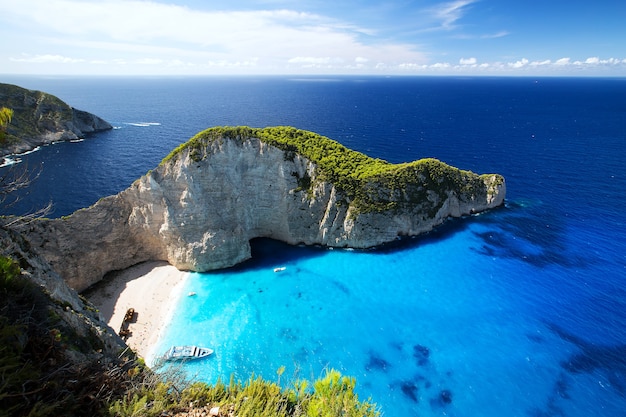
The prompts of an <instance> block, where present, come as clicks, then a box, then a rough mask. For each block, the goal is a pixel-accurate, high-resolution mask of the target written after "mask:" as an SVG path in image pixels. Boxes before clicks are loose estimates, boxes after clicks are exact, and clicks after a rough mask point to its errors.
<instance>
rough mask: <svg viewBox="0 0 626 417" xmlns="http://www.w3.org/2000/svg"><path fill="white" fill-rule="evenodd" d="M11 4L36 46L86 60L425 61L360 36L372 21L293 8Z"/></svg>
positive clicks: (121, 1)
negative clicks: (347, 19) (359, 22)
mask: <svg viewBox="0 0 626 417" xmlns="http://www.w3.org/2000/svg"><path fill="white" fill-rule="evenodd" d="M8 4H9V3H8V2H4V1H2V0H0V15H4V19H10V20H11V21H12V22H20V24H23V27H24V31H25V34H26V33H29V34H30V35H31V36H33V35H34V36H37V34H36V33H32V32H33V31H32V30H31V29H32V28H37V31H38V33H40V35H39V37H38V38H37V43H38V44H39V45H38V46H41V45H43V44H45V45H47V47H48V48H49V49H53V48H54V49H59V50H64V51H65V50H70V49H71V50H73V52H72V54H73V55H75V56H81V54H82V57H81V58H78V59H82V60H85V61H102V60H104V61H111V60H113V59H123V60H125V61H126V62H131V61H135V62H137V63H140V64H142V65H143V66H153V67H156V66H158V64H159V63H160V62H161V61H163V62H170V61H174V60H178V61H180V62H186V63H189V64H196V65H198V66H199V67H201V66H202V65H203V64H202V63H206V62H210V63H224V62H229V63H231V65H235V66H239V67H241V66H250V64H252V62H253V59H254V65H255V66H259V67H265V68H268V69H271V70H276V69H277V68H286V67H287V65H290V66H294V65H298V64H301V65H304V66H309V65H332V66H333V67H336V68H340V67H341V66H342V65H343V66H344V67H345V68H350V67H354V66H355V64H356V65H358V66H359V67H370V68H372V66H373V64H370V63H371V62H384V63H388V64H390V65H395V63H397V62H403V61H417V62H425V61H426V58H425V56H424V55H423V54H422V53H420V52H419V51H417V50H416V48H415V47H414V46H413V45H409V44H400V43H391V42H389V41H384V40H380V39H379V40H378V42H377V43H375V44H373V43H371V41H370V43H365V42H363V41H362V40H361V36H362V35H363V34H364V33H368V34H370V35H371V34H373V31H371V30H369V29H367V28H360V27H357V26H356V25H354V24H352V23H350V22H343V21H338V20H337V19H333V18H330V17H326V16H322V15H317V14H312V13H303V12H298V11H293V10H284V9H283V10H251V11H206V10H204V11H201V10H193V9H190V8H187V7H182V6H176V5H171V4H162V3H156V2H155V1H137V0H108V1H101V0H83V1H79V0H48V1H45V2H44V1H39V0H21V2H20V4H19V6H14V5H13V6H7V5H8ZM33 43H34V42H31V43H30V44H31V45H32V44H33ZM23 47H24V48H25V49H26V50H28V48H30V45H27V44H26V43H25V44H24V46H23ZM294 57H296V58H294ZM364 57H367V58H364ZM324 60H326V62H322V61H324ZM235 63H237V64H238V65H236V64H235ZM211 65H213V64H211ZM220 65H221V64H220ZM213 66H214V65H213Z"/></svg>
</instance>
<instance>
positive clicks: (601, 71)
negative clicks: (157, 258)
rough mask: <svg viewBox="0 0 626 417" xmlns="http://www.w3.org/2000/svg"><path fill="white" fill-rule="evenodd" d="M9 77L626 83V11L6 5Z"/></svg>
mask: <svg viewBox="0 0 626 417" xmlns="http://www.w3.org/2000/svg"><path fill="white" fill-rule="evenodd" d="M0 39H2V44H1V45H2V48H0V73H4V74H67V75H73V74H93V75H118V74H119V75H168V74H171V75H210V74H380V75H395V74H401V75H526V76H527V75H580V76H584V75H590V76H620V77H622V76H626V1H625V0H596V1H593V2H592V1H580V0H569V1H562V0H517V1H516V0H452V1H434V0H422V1H408V0H407V1H403V0H390V1H368V0H365V1H356V0H332V1H330V0H304V1H292V0H230V1H228V2H224V1H219V2H218V1H200V0H163V1H161V0H19V1H16V0H0Z"/></svg>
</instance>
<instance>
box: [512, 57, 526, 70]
mask: <svg viewBox="0 0 626 417" xmlns="http://www.w3.org/2000/svg"><path fill="white" fill-rule="evenodd" d="M526 65H528V59H526V58H522V59H520V60H519V61H515V62H509V66H510V67H511V68H522V67H524V66H526Z"/></svg>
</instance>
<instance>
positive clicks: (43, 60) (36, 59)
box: [9, 54, 85, 64]
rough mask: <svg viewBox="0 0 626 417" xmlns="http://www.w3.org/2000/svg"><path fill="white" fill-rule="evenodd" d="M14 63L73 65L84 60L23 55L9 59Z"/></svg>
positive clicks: (48, 55)
mask: <svg viewBox="0 0 626 417" xmlns="http://www.w3.org/2000/svg"><path fill="white" fill-rule="evenodd" d="M9 59H10V60H11V61H14V62H26V63H36V64H49V63H55V64H58V63H61V64H75V63H79V62H84V61H85V60H84V59H80V58H70V57H66V56H63V55H51V54H44V55H32V56H31V55H28V54H24V55H22V56H21V57H19V58H9Z"/></svg>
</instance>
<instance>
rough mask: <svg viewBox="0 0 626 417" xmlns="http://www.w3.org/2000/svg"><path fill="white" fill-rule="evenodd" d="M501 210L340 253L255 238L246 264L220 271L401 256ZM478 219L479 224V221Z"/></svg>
mask: <svg viewBox="0 0 626 417" xmlns="http://www.w3.org/2000/svg"><path fill="white" fill-rule="evenodd" d="M502 210H504V208H497V209H494V211H493V212H490V213H483V214H480V215H474V216H465V217H461V218H454V219H449V220H448V221H446V222H444V223H443V224H441V225H440V226H438V227H436V228H435V229H433V230H432V231H430V232H428V233H425V234H423V235H418V236H398V238H397V239H396V240H394V241H392V242H388V243H383V244H380V245H378V246H374V247H372V248H368V249H352V248H349V249H342V248H329V247H324V246H320V245H314V246H307V245H303V244H301V245H291V244H289V243H285V242H281V241H279V240H275V239H271V238H255V239H252V240H251V241H250V247H251V254H252V256H251V258H250V259H248V260H247V261H245V262H242V263H240V264H237V265H235V266H233V267H230V268H227V269H225V270H222V271H228V272H233V273H238V272H248V271H254V270H267V269H272V268H276V267H280V266H281V265H285V264H288V263H290V262H291V263H292V262H298V261H301V260H306V259H311V258H315V257H317V256H321V255H323V254H324V253H325V252H327V251H331V250H332V251H353V252H366V253H369V254H374V255H376V254H381V255H383V254H385V255H386V254H390V253H396V252H403V251H406V250H411V249H414V248H415V247H417V246H423V245H429V244H436V243H438V242H441V241H443V240H446V239H449V238H450V237H452V236H454V235H455V234H457V233H462V232H464V231H466V230H467V229H468V228H469V227H470V226H471V225H472V224H473V223H476V222H477V221H479V222H480V223H481V224H486V225H488V224H489V223H490V220H489V218H490V216H492V215H493V214H494V213H499V212H501V211H502ZM478 218H480V220H478ZM217 272H219V271H217Z"/></svg>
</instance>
